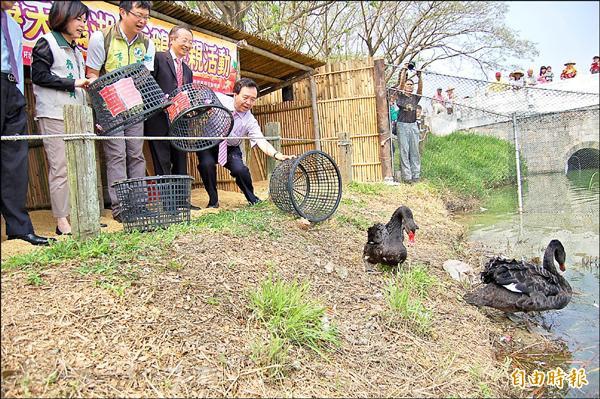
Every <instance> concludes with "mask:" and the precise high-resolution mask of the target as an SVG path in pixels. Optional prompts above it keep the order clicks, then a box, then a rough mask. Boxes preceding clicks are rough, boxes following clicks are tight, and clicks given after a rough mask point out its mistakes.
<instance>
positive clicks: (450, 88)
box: [446, 86, 454, 91]
mask: <svg viewBox="0 0 600 399" xmlns="http://www.w3.org/2000/svg"><path fill="white" fill-rule="evenodd" d="M452 90H454V87H452V86H450V87H448V88H447V89H446V91H452Z"/></svg>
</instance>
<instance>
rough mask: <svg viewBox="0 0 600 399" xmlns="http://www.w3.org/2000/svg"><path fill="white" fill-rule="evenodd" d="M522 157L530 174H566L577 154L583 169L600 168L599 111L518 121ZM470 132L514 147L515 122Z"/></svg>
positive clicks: (492, 125)
mask: <svg viewBox="0 0 600 399" xmlns="http://www.w3.org/2000/svg"><path fill="white" fill-rule="evenodd" d="M517 127H518V140H519V144H520V150H521V157H522V158H523V159H524V160H525V162H526V164H527V170H528V173H547V172H566V171H567V169H568V165H569V160H570V159H572V157H573V155H575V154H576V153H577V154H578V156H577V158H578V159H581V160H579V163H580V169H581V168H584V169H587V168H596V169H597V168H598V167H599V165H598V159H599V158H598V153H599V150H600V144H599V141H600V107H599V106H592V107H588V108H584V109H578V110H569V111H562V112H556V113H549V114H538V115H533V116H528V117H520V118H517ZM467 131H471V132H473V133H478V134H483V135H488V136H494V137H498V138H501V139H505V140H508V141H510V142H513V143H514V132H513V123H512V121H506V122H500V123H493V124H487V125H483V126H477V127H472V128H470V129H468V130H467Z"/></svg>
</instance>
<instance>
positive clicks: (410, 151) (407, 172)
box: [396, 64, 423, 184]
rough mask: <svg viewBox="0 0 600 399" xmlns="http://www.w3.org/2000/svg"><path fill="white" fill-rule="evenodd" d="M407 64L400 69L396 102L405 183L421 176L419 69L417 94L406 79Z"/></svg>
mask: <svg viewBox="0 0 600 399" xmlns="http://www.w3.org/2000/svg"><path fill="white" fill-rule="evenodd" d="M407 75H408V64H405V65H404V67H403V68H402V70H401V71H400V85H399V86H400V87H402V91H401V92H400V93H399V94H398V99H397V100H396V104H397V105H398V108H399V109H400V112H399V113H398V122H397V123H396V126H397V130H398V144H399V145H400V166H401V174H402V180H403V181H404V182H406V183H409V184H410V183H416V182H418V181H419V180H420V178H421V156H420V154H419V129H418V127H417V105H418V103H419V100H420V99H421V95H422V94H423V80H422V79H421V71H420V70H418V71H417V72H416V77H417V78H418V79H419V83H418V86H417V94H416V95H415V94H413V90H414V82H413V81H412V80H411V79H408V76H407Z"/></svg>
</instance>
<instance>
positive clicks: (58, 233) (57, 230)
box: [55, 226, 71, 236]
mask: <svg viewBox="0 0 600 399" xmlns="http://www.w3.org/2000/svg"><path fill="white" fill-rule="evenodd" d="M55 233H56V235H57V236H62V235H63V234H64V235H66V236H70V235H71V233H63V232H62V231H60V229H59V228H58V226H56V231H55Z"/></svg>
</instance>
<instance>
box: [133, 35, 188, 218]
mask: <svg viewBox="0 0 600 399" xmlns="http://www.w3.org/2000/svg"><path fill="white" fill-rule="evenodd" d="M192 39H193V38H192V32H191V30H190V29H189V28H187V27H185V26H183V25H177V26H174V27H173V29H171V31H170V32H169V50H168V51H162V52H157V53H156V55H155V57H154V71H152V76H154V79H156V82H157V83H158V85H159V86H160V88H161V89H162V91H163V92H164V93H165V94H171V93H172V92H173V91H174V90H175V89H177V88H178V87H181V86H182V85H184V84H187V83H192V70H191V69H190V67H188V66H187V65H186V64H185V63H184V62H183V58H184V57H186V56H187V55H188V54H189V52H190V49H191V48H192ZM144 134H145V135H146V136H155V137H157V136H167V135H168V134H169V122H168V121H167V114H166V113H164V112H159V113H158V114H156V115H154V116H153V117H152V118H150V119H148V120H147V121H146V122H145V123H144ZM149 145H150V152H151V154H152V163H153V164H154V172H155V174H156V175H187V163H186V159H187V157H186V155H187V154H186V153H185V152H183V151H179V150H177V149H176V148H175V147H173V146H172V145H171V142H170V141H159V140H151V141H149ZM193 208H195V207H193Z"/></svg>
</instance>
